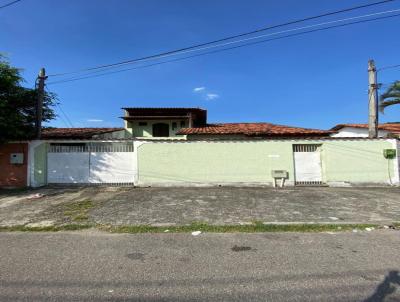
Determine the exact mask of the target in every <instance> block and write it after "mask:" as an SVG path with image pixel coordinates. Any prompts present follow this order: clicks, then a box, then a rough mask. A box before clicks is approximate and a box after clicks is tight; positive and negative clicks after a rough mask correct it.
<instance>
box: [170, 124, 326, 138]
mask: <svg viewBox="0 0 400 302" xmlns="http://www.w3.org/2000/svg"><path fill="white" fill-rule="evenodd" d="M331 133H333V131H327V130H318V129H307V128H299V127H289V126H283V125H275V124H270V123H223V124H208V125H206V126H204V127H196V128H183V129H181V130H180V131H179V132H178V133H177V134H181V135H201V134H209V135H221V134H242V135H247V136H271V137H293V136H296V137H298V136H303V137H304V136H329V135H330V134H331Z"/></svg>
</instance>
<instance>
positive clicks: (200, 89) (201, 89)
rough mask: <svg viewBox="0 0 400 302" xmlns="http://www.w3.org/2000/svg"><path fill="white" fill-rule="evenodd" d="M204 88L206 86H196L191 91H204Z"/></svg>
mask: <svg viewBox="0 0 400 302" xmlns="http://www.w3.org/2000/svg"><path fill="white" fill-rule="evenodd" d="M204 90H206V87H196V88H194V89H193V92H201V91H204Z"/></svg>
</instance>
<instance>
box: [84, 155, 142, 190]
mask: <svg viewBox="0 0 400 302" xmlns="http://www.w3.org/2000/svg"><path fill="white" fill-rule="evenodd" d="M135 156H136V153H135V152H92V153H91V154H90V176H89V182H90V183H133V182H134V180H135V173H136V169H135V165H134V163H135V160H134V157H135Z"/></svg>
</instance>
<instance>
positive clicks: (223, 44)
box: [82, 9, 400, 76]
mask: <svg viewBox="0 0 400 302" xmlns="http://www.w3.org/2000/svg"><path fill="white" fill-rule="evenodd" d="M399 11H400V9H395V10H388V11H383V12H377V13H371V14H366V15H361V16H355V17H350V18H344V19H339V20H334V21H328V22H322V23H317V24H312V25H307V26H302V27H297V28H292V29H287V30H283V31H278V32H273V33H269V34H263V35H259V36H255V37H250V38H245V39H240V40H235V41H230V42H226V43H222V44H216V45H211V46H206V47H202V48H197V49H190V50H187V51H183V52H180V53H173V54H168V55H164V56H160V57H159V58H165V57H170V56H175V55H181V54H185V53H189V52H196V51H202V50H207V49H211V48H216V47H223V46H228V45H231V44H237V43H242V42H246V41H251V40H255V39H260V38H264V37H268V36H274V35H279V34H283V33H289V32H293V31H299V30H304V29H309V28H313V27H319V26H322V25H328V24H335V23H341V22H345V21H350V20H355V19H361V18H367V17H372V16H377V15H382V14H388V13H393V12H399ZM148 60H152V59H147V60H146V61H148ZM127 64H128V63H127ZM129 64H133V63H129ZM120 66H121V65H120ZM120 66H114V68H118V67H120ZM110 68H112V67H110ZM110 68H107V69H110ZM105 71H106V70H105V69H101V70H94V71H92V72H88V73H86V74H83V75H82V76H87V75H91V74H95V73H99V72H105Z"/></svg>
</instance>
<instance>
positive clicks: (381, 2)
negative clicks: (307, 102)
mask: <svg viewBox="0 0 400 302" xmlns="http://www.w3.org/2000/svg"><path fill="white" fill-rule="evenodd" d="M393 1H396V0H384V1H379V2H374V3H370V4H365V5H359V6H355V7H351V8H346V9H342V10H338V11H333V12H328V13H325V14H320V15H317V16H312V17H307V18H303V19H298V20H294V21H289V22H286V23H282V24H277V25H273V26H268V27H263V28H260V29H256V30H253V31H250V32H246V33H242V34H238V35H233V36H229V37H225V38H221V39H217V40H214V41H210V42H206V43H201V44H197V45H193V46H189V47H184V48H180V49H176V50H171V51H167V52H163V53H159V54H154V55H150V56H145V57H141V58H137V59H130V60H125V61H121V62H117V63H112V64H105V65H99V66H95V67H89V68H85V69H80V70H77V71H72V72H65V73H57V74H51V75H49V76H53V77H54V76H63V75H69V74H75V73H81V72H84V71H91V70H97V69H104V68H109V67H114V66H119V65H125V64H130V63H135V62H139V61H143V60H148V59H154V58H159V57H161V56H166V55H170V54H174V53H181V52H183V51H187V50H190V49H194V48H199V47H202V46H207V45H211V44H215V43H219V42H224V41H227V40H232V39H235V38H240V37H243V36H247V35H251V34H255V33H259V32H262V31H266V30H270V29H275V28H279V27H284V26H288V25H293V24H296V23H301V22H305V21H309V20H314V19H318V18H323V17H327V16H331V15H335V14H340V13H344V12H349V11H353V10H357V9H362V8H366V7H371V6H376V5H380V4H384V3H388V2H393Z"/></svg>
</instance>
